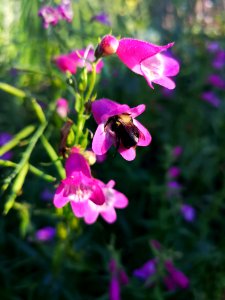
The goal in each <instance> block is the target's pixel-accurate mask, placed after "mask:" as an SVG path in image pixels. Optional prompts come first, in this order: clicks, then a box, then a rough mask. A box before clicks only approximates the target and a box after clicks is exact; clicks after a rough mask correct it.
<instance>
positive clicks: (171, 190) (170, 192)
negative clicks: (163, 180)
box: [167, 181, 182, 198]
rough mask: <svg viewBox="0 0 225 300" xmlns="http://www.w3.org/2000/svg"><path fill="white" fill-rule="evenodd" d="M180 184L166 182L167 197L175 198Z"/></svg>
mask: <svg viewBox="0 0 225 300" xmlns="http://www.w3.org/2000/svg"><path fill="white" fill-rule="evenodd" d="M181 187H182V186H181V184H180V183H179V182H177V181H168V182H167V196H168V197H169V198H170V197H173V196H177V195H178V194H179V192H180V190H181Z"/></svg>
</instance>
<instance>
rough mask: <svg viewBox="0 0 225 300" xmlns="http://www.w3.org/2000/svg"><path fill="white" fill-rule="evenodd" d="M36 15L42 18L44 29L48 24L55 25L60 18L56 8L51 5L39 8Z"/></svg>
mask: <svg viewBox="0 0 225 300" xmlns="http://www.w3.org/2000/svg"><path fill="white" fill-rule="evenodd" d="M38 15H39V16H40V17H41V18H42V20H43V26H44V28H46V29H47V28H48V27H49V25H53V26H55V25H56V24H57V23H58V22H59V20H60V15H59V13H58V11H57V9H55V8H54V7H51V6H44V7H42V8H41V9H40V10H39V12H38Z"/></svg>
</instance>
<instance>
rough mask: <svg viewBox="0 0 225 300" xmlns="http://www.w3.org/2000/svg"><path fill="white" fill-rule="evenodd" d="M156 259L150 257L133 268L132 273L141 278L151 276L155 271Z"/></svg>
mask: <svg viewBox="0 0 225 300" xmlns="http://www.w3.org/2000/svg"><path fill="white" fill-rule="evenodd" d="M156 265H157V261H156V259H150V260H149V261H147V262H146V263H145V264H144V265H143V266H141V267H140V268H138V269H135V270H134V272H133V275H134V276H135V277H137V278H139V279H142V280H144V281H145V280H148V279H149V277H151V276H153V275H154V274H155V273H156V271H157V270H156Z"/></svg>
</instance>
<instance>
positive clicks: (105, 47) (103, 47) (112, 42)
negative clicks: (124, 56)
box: [95, 35, 119, 58]
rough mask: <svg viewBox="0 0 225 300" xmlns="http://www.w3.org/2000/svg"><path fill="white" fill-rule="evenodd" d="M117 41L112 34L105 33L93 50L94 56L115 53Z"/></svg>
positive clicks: (98, 56)
mask: <svg viewBox="0 0 225 300" xmlns="http://www.w3.org/2000/svg"><path fill="white" fill-rule="evenodd" d="M118 46H119V41H118V40H117V39H116V38H115V37H114V36H112V35H106V36H104V37H103V39H102V40H101V42H100V44H98V46H97V48H96V50H95V57H96V58H100V57H102V56H108V55H112V54H114V53H116V51H117V48H118Z"/></svg>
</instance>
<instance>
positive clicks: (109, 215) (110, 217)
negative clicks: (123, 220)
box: [100, 207, 117, 223]
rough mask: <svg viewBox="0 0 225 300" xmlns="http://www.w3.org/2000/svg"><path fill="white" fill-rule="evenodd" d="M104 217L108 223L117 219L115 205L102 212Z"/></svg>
mask: <svg viewBox="0 0 225 300" xmlns="http://www.w3.org/2000/svg"><path fill="white" fill-rule="evenodd" d="M100 214H101V216H102V217H103V219H104V220H105V221H106V222H108V223H113V222H115V221H116V218H117V216H116V211H115V209H114V208H113V207H110V208H109V209H107V210H105V211H104V212H100Z"/></svg>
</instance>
